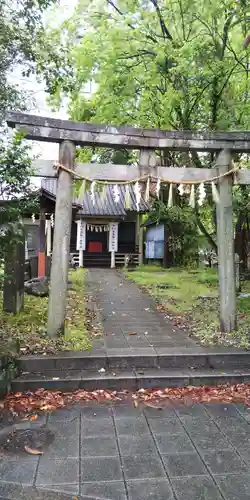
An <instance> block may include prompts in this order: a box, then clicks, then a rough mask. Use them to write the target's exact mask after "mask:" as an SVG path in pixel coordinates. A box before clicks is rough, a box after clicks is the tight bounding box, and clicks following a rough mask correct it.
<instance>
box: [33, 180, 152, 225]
mask: <svg viewBox="0 0 250 500" xmlns="http://www.w3.org/2000/svg"><path fill="white" fill-rule="evenodd" d="M41 188H42V192H44V194H45V195H46V194H47V195H49V196H50V197H53V198H56V191H57V179H52V178H45V179H43V180H42V185H41ZM112 188H113V185H112V184H108V185H107V190H106V194H105V197H104V199H102V196H101V193H99V192H98V191H96V193H95V203H94V204H93V200H92V199H91V196H90V193H89V192H86V193H85V194H84V195H83V197H82V198H80V197H77V196H74V197H73V205H74V207H76V208H78V211H77V214H78V215H86V216H117V217H121V216H125V215H126V214H127V212H128V211H129V210H128V209H126V208H125V186H124V185H118V189H119V191H120V199H119V201H118V203H116V202H115V201H114V198H113V193H112ZM129 189H130V197H131V208H130V211H133V212H136V211H137V209H136V198H135V193H134V190H133V187H132V185H130V186H129ZM139 208H140V210H139V211H140V212H148V211H149V210H150V205H149V204H148V203H146V202H145V201H144V200H143V199H141V202H140V207H139Z"/></svg>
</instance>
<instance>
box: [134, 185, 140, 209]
mask: <svg viewBox="0 0 250 500" xmlns="http://www.w3.org/2000/svg"><path fill="white" fill-rule="evenodd" d="M134 193H135V202H136V210H137V212H139V210H140V202H141V186H140V184H139V182H138V181H137V182H136V183H135V185H134Z"/></svg>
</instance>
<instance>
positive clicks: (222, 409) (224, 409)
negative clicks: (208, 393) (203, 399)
mask: <svg viewBox="0 0 250 500" xmlns="http://www.w3.org/2000/svg"><path fill="white" fill-rule="evenodd" d="M204 407H205V408H206V410H207V411H208V412H209V413H210V414H211V415H213V416H215V417H217V416H218V417H222V416H223V417H224V416H225V417H233V416H236V417H237V416H239V412H238V410H237V408H236V407H235V406H234V405H232V404H227V403H216V404H215V403H204Z"/></svg>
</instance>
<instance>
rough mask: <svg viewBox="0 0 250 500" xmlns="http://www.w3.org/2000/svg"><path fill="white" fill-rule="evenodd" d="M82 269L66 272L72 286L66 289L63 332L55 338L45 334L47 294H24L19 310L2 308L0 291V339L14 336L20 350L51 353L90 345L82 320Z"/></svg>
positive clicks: (80, 348) (83, 301) (83, 318)
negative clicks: (20, 309)
mask: <svg viewBox="0 0 250 500" xmlns="http://www.w3.org/2000/svg"><path fill="white" fill-rule="evenodd" d="M84 274H85V270H84V269H78V270H76V271H72V272H70V273H69V279H70V280H71V281H72V290H70V291H69V293H68V300H67V309H66V322H65V333H64V335H63V336H61V337H59V338H58V339H56V340H51V339H49V338H48V336H47V333H46V330H47V310H48V298H47V297H33V296H32V295H25V297H24V310H23V311H21V312H20V313H19V314H16V315H14V314H9V313H6V312H3V311H2V293H1V294H0V341H1V343H2V344H4V342H5V340H6V339H8V338H11V339H18V340H19V343H20V347H21V350H22V352H23V353H25V354H26V353H31V352H32V353H41V352H47V353H54V352H56V351H58V350H84V349H88V348H89V347H90V335H89V332H88V331H87V327H86V321H85V319H86V318H85V316H86V314H85V312H86V311H85V297H84Z"/></svg>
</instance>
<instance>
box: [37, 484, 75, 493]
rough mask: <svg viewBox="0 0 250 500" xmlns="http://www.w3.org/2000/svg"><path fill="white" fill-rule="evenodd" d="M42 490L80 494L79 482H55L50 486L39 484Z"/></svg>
mask: <svg viewBox="0 0 250 500" xmlns="http://www.w3.org/2000/svg"><path fill="white" fill-rule="evenodd" d="M39 490H40V491H48V490H49V491H55V492H60V493H70V494H71V495H78V494H79V483H74V484H53V485H51V484H50V485H49V486H39Z"/></svg>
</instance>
